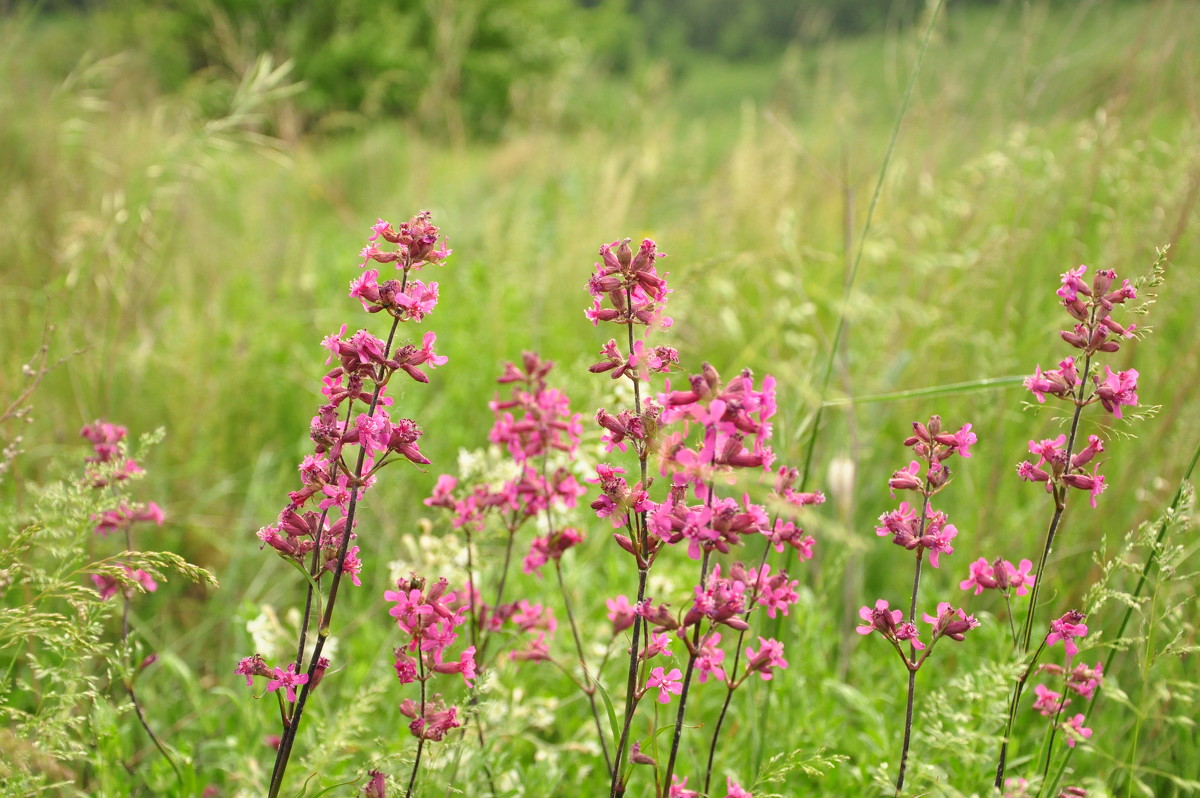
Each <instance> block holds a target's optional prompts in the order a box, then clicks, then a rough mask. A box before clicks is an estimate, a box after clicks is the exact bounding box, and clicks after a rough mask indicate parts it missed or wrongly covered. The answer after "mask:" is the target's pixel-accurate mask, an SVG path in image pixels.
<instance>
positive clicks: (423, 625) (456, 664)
mask: <svg viewBox="0 0 1200 798" xmlns="http://www.w3.org/2000/svg"><path fill="white" fill-rule="evenodd" d="M396 588H397V589H396V590H388V591H386V592H385V593H384V594H383V597H384V599H385V600H387V601H390V602H393V606H392V608H391V609H390V610H388V614H389V615H391V616H392V617H393V618H395V619H396V626H397V627H398V628H399V629H400V631H401V632H403V633H404V635H405V636H406V637H407V640H406V641H405V642H404V643H402V644H401V645H400V646H398V647H397V648H396V650H395V652H394V654H395V661H394V667H395V670H396V678H398V679H399V680H400V683H401V684H412V683H413V682H421V695H422V705H421V706H420V711H419V712H418V711H416V710H415V709H414V708H413V706H411V702H406V705H410V706H408V709H409V710H413V711H406V709H405V705H401V712H404V714H405V715H407V716H408V717H410V718H412V719H413V722H412V723H411V724H409V730H410V731H411V732H412V733H413V735H414V736H415V737H418V738H423V739H427V740H440V739H442V736H443V735H444V734H445V732H446V731H447V730H448V729H450V728H454V727H456V726H459V725H461V724H460V723H459V722H458V721H457V710H456V709H455V708H454V707H450V708H449V709H446V708H445V707H444V706H442V705H441V704H440V702H438V701H437V700H432V701H428V702H427V701H425V700H424V695H425V685H424V683H425V682H426V681H428V680H429V679H430V678H432V677H433V674H435V673H438V674H459V675H461V676H462V678H463V682H465V683H466V685H467V686H468V687H470V686H472V682H473V680H474V679H475V676H476V671H475V646H467V647H466V648H464V649H463V650H461V651H460V652H459V653H458V655H457V658H455V656H454V655H453V654H450V653H449V652H450V649H451V648H452V647H453V646H454V645H455V644H456V643H457V641H458V638H459V633H458V632H457V631H456V630H457V629H458V628H459V627H460V626H462V625H463V624H464V623H466V621H467V613H468V609H467V603H466V602H465V601H464V595H463V593H453V592H449V591H448V588H449V583H448V582H447V581H446V580H445V579H439V580H437V581H436V582H434V583H433V585H432V586H431V587H429V589H428V590H426V589H425V588H426V584H425V580H424V579H422V578H420V577H417V576H413V577H412V578H410V579H402V580H400V582H399V583H397V585H396ZM464 592H465V591H464ZM431 707H436V708H434V709H431Z"/></svg>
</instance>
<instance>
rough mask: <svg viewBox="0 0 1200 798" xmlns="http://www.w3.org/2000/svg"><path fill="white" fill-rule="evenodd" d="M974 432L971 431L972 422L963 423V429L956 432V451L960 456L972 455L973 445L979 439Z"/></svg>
mask: <svg viewBox="0 0 1200 798" xmlns="http://www.w3.org/2000/svg"><path fill="white" fill-rule="evenodd" d="M978 440H979V438H978V437H976V435H975V433H974V432H971V425H970V424H963V426H962V429H960V430H959V431H958V432H956V433H954V453H955V454H957V455H958V456H959V457H970V456H971V445H972V444H974V443H975V442H976V441H978Z"/></svg>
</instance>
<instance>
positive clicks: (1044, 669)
mask: <svg viewBox="0 0 1200 798" xmlns="http://www.w3.org/2000/svg"><path fill="white" fill-rule="evenodd" d="M1038 672H1040V673H1049V674H1051V675H1055V676H1061V677H1063V678H1064V679H1065V682H1066V686H1067V689H1068V690H1070V691H1071V692H1073V693H1076V694H1078V695H1080V696H1082V697H1084V698H1087V699H1091V697H1092V695H1093V694H1094V693H1095V692H1096V688H1097V687H1099V686H1100V683H1101V682H1102V681H1103V680H1104V665H1103V664H1101V663H1099V662H1097V663H1096V664H1095V665H1094V666H1088V665H1084V664H1083V663H1082V662H1081V663H1078V664H1076V665H1074V666H1073V667H1069V668H1064V667H1063V666H1061V665H1054V664H1051V663H1047V664H1044V665H1039V666H1038Z"/></svg>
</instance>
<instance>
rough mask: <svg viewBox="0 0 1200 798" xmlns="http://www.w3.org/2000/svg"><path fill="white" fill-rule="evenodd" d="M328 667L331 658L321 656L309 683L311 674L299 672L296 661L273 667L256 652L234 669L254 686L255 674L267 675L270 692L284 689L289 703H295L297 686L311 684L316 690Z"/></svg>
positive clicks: (247, 684) (268, 690) (248, 683)
mask: <svg viewBox="0 0 1200 798" xmlns="http://www.w3.org/2000/svg"><path fill="white" fill-rule="evenodd" d="M328 668H329V660H328V659H326V658H325V657H321V658H320V660H319V661H318V662H317V667H316V670H315V672H314V674H313V676H312V683H311V684H309V675H308V674H307V673H297V672H296V663H294V662H289V663H288V666H287V668H286V669H285V668H280V667H274V668H272V667H271V666H270V665H268V664H267V662H266V660H264V659H263V658H262V655H260V654H255V655H253V656H250V657H246V658H245V659H242V660H241V661H239V662H238V665H237V667H236V668H235V669H234V673H237V674H239V675H241V676H245V677H246V686H247V687H253V686H254V677H255V676H265V677H266V678H267V679H268V681H267V692H268V693H273V692H275V691H276V690H283V692H284V695H285V697H286V698H287V700H288V703H292V704H294V703H295V702H296V688H297V687H303V686H304V685H306V684H309V689H310V690H315V689H316V687H317V684H318V683H319V682H320V681H321V677H323V676H324V675H325V671H326V670H327V669H328Z"/></svg>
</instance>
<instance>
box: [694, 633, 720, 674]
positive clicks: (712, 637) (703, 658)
mask: <svg viewBox="0 0 1200 798" xmlns="http://www.w3.org/2000/svg"><path fill="white" fill-rule="evenodd" d="M720 643H721V635H720V633H719V632H712V633H711V634H709V635H707V636H705V638H704V641H703V642H702V644H701V646H700V652H699V654H698V655H697V656H696V671H697V672H698V673H699V674H700V677H699V678H700V683H701V684H704V683H705V682H706V681H708V678H709V677H710V676H712V677H715V678H717V679H720V680H721V681H725V669H724V668H722V667H721V663H722V662H724V661H725V652H724V651H723V650H722V649H721V648H720V647H719V645H720Z"/></svg>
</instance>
